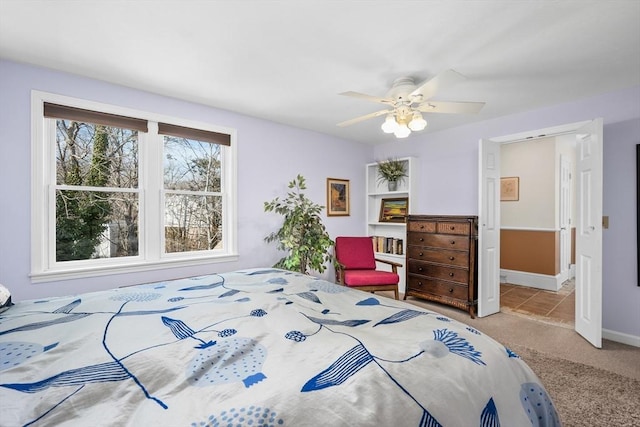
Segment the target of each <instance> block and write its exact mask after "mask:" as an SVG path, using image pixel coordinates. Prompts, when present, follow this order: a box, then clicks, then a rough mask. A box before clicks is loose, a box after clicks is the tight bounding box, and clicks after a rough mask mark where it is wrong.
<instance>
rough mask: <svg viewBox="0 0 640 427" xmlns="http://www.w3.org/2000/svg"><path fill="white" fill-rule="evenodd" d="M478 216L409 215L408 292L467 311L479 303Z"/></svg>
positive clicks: (470, 310)
mask: <svg viewBox="0 0 640 427" xmlns="http://www.w3.org/2000/svg"><path fill="white" fill-rule="evenodd" d="M477 247H478V217H477V216H441V215H438V216H434V215H409V216H408V218H407V252H406V254H407V263H406V265H407V268H406V273H407V280H406V291H405V294H404V298H405V299H406V298H407V296H408V295H411V296H414V297H418V298H423V299H427V300H431V301H437V302H440V303H443V304H448V305H451V306H454V307H458V308H461V309H463V310H466V311H468V312H469V314H470V315H471V318H474V317H475V313H476V309H477V306H478V299H477V298H478V297H477V295H478V271H477V268H476V265H477V261H478V251H477Z"/></svg>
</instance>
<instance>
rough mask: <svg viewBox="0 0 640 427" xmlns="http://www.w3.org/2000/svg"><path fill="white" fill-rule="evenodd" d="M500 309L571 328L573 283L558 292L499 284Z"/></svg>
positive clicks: (573, 307) (573, 317)
mask: <svg viewBox="0 0 640 427" xmlns="http://www.w3.org/2000/svg"><path fill="white" fill-rule="evenodd" d="M500 306H501V307H500V309H501V310H502V311H504V312H514V313H519V314H523V315H530V316H531V317H534V318H540V319H543V320H547V321H550V322H554V323H560V324H563V325H566V326H571V327H573V325H574V322H575V282H574V281H573V280H568V281H566V282H565V283H564V285H563V286H562V288H560V290H559V291H557V292H553V291H545V290H542V289H535V288H527V287H524V286H519V285H512V284H509V283H501V284H500Z"/></svg>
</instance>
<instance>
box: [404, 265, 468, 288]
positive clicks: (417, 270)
mask: <svg viewBox="0 0 640 427" xmlns="http://www.w3.org/2000/svg"><path fill="white" fill-rule="evenodd" d="M409 273H410V274H419V275H421V276H428V277H432V278H435V279H444V280H450V281H452V282H456V283H460V284H463V285H468V284H469V270H467V269H463V268H456V267H448V266H446V265H438V264H431V263H428V262H419V261H414V260H412V259H409Z"/></svg>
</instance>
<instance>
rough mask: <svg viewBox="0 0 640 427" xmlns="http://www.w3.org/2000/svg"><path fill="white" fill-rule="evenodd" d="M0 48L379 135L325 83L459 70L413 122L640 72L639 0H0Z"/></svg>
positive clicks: (537, 100)
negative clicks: (463, 105)
mask: <svg viewBox="0 0 640 427" xmlns="http://www.w3.org/2000/svg"><path fill="white" fill-rule="evenodd" d="M0 57H2V58H5V59H10V60H15V61H20V62H26V63H31V64H36V65H41V66H45V67H50V68H54V69H58V70H63V71H68V72H72V73H75V74H80V75H85V76H89V77H93V78H96V79H101V80H105V81H109V82H112V83H116V84H120V85H125V86H130V87H135V88H139V89H143V90H147V91H150V92H154V93H159V94H163V95H168V96H172V97H176V98H181V99H185V100H189V101H194V102H198V103H202V104H207V105H211V106H214V107H218V108H222V109H226V110H231V111H236V112H240V113H243V114H246V115H249V116H255V117H261V118H264V119H268V120H273V121H275V122H280V123H284V124H288V125H292V126H296V127H300V128H306V129H311V130H315V131H318V132H322V133H326V134H331V135H335V136H337V137H341V138H345V139H350V140H356V141H362V142H366V143H381V142H388V141H392V140H393V139H394V136H393V135H388V134H384V133H382V132H381V130H380V124H381V123H382V121H383V119H384V117H378V118H374V119H371V120H368V121H365V122H362V123H358V124H354V125H352V126H350V127H347V128H339V127H337V126H336V124H337V123H339V122H342V121H344V120H347V119H351V118H354V117H357V116H360V115H364V114H368V113H371V112H374V111H377V110H380V109H384V106H381V105H380V104H375V103H372V102H367V101H365V100H362V99H356V98H349V97H346V96H340V95H338V94H339V93H341V92H345V91H356V92H361V93H366V94H370V95H374V96H384V95H385V94H386V92H387V90H388V89H389V87H390V85H391V83H392V82H393V80H394V79H396V78H398V77H401V76H411V77H414V78H415V79H416V81H418V82H420V81H422V80H426V79H429V78H431V77H433V76H434V75H436V74H438V73H440V72H442V71H444V70H446V69H449V68H451V69H454V70H456V71H458V72H459V73H461V74H463V75H465V76H466V77H467V79H466V80H465V81H463V82H462V83H458V84H456V85H455V86H452V87H448V88H445V89H443V90H441V91H440V92H439V93H438V94H437V95H436V96H435V97H434V98H433V99H434V100H448V101H483V102H486V105H485V107H484V108H483V110H482V111H481V112H480V113H479V114H477V115H472V116H468V115H451V114H429V115H426V117H425V118H426V119H427V121H428V122H429V126H428V127H427V129H426V130H424V131H423V132H422V133H424V132H434V131H437V130H442V129H446V128H450V127H454V126H459V125H462V124H464V123H468V122H472V121H479V120H486V119H490V118H494V117H498V116H503V115H507V114H511V113H515V112H521V111H527V110H531V109H535V108H539V107H543V106H545V105H552V104H558V103H562V102H565V101H570V100H574V99H578V98H583V97H588V96H591V95H596V94H599V93H603V92H607V91H612V90H616V89H621V88H626V87H631V86H636V85H640V1H638V0H624V1H623V0H608V1H604V0H596V1H591V0H578V1H570V0H545V1H542V0H532V1H524V0H519V1H513V0H504V1H496V0H478V1H460V0H431V1H428V0H424V1H418V0H414V1H402V0H393V1H391V0H390V1H384V0H379V1H373V0H371V1H364V0H360V1H356V0H343V1H338V0H324V1H323V0H318V1H308V0H281V1H269V0H235V1H233V0H229V1H204V0H200V1H196V0H173V1H171V0H157V1H150V0H149V1H142V0H137V1H136V0H129V1H123V0H120V1H116V0H114V1H108V0H102V1H98V0H84V1H79V0H0ZM223 125H224V124H223ZM410 138H411V137H410Z"/></svg>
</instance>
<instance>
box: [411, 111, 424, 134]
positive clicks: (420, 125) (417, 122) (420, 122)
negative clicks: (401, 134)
mask: <svg viewBox="0 0 640 427" xmlns="http://www.w3.org/2000/svg"><path fill="white" fill-rule="evenodd" d="M426 127H427V121H426V120H425V119H423V118H422V115H421V114H420V113H417V112H416V113H414V114H413V118H412V119H411V121H410V122H409V129H411V130H412V131H414V132H418V131H421V130H423V129H424V128H426Z"/></svg>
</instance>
